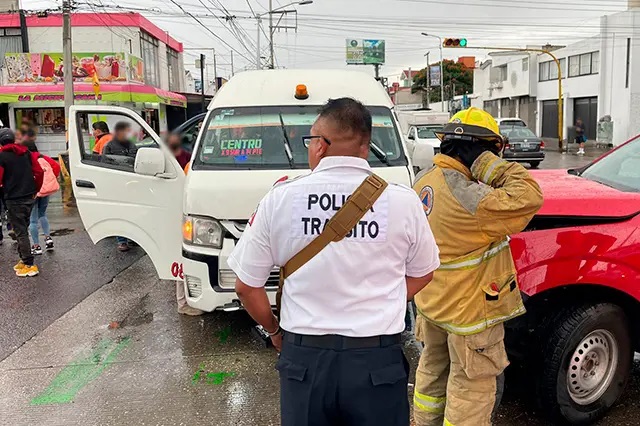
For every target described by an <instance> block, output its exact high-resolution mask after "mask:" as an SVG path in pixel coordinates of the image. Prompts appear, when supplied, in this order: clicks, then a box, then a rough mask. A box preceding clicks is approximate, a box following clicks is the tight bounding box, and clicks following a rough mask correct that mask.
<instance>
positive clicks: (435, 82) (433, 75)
mask: <svg viewBox="0 0 640 426" xmlns="http://www.w3.org/2000/svg"><path fill="white" fill-rule="evenodd" d="M429 85H430V86H431V87H438V86H440V65H431V66H430V67H429Z"/></svg>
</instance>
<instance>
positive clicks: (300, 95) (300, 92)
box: [296, 84, 309, 101]
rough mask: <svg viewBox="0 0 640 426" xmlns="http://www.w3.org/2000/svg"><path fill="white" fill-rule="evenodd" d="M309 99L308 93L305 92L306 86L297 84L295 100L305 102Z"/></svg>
mask: <svg viewBox="0 0 640 426" xmlns="http://www.w3.org/2000/svg"><path fill="white" fill-rule="evenodd" d="M308 98H309V92H308V91H307V86H305V85H304V84H298V85H297V86H296V99H300V100H301V101H302V100H305V99H308Z"/></svg>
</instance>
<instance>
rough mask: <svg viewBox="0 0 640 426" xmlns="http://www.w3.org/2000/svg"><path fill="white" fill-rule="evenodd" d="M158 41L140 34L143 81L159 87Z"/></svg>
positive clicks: (143, 33)
mask: <svg viewBox="0 0 640 426" xmlns="http://www.w3.org/2000/svg"><path fill="white" fill-rule="evenodd" d="M159 45H160V42H159V41H158V39H156V38H155V37H153V36H152V35H150V34H147V33H145V32H141V33H140V50H141V52H142V60H143V61H144V80H145V82H146V83H147V84H149V85H151V86H155V87H160V73H159V64H158V59H159V58H158V47H159Z"/></svg>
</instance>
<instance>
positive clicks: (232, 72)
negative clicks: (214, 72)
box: [231, 50, 234, 77]
mask: <svg viewBox="0 0 640 426" xmlns="http://www.w3.org/2000/svg"><path fill="white" fill-rule="evenodd" d="M233 74H234V71H233V50H232V51H231V77H233Z"/></svg>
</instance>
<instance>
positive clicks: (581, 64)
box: [569, 52, 600, 77]
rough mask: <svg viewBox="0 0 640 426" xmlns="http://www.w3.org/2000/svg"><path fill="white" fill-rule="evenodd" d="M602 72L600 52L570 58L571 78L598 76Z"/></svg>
mask: <svg viewBox="0 0 640 426" xmlns="http://www.w3.org/2000/svg"><path fill="white" fill-rule="evenodd" d="M599 72H600V52H591V53H583V54H582V55H576V56H570V57H569V77H579V76H582V75H590V74H598V73H599Z"/></svg>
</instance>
